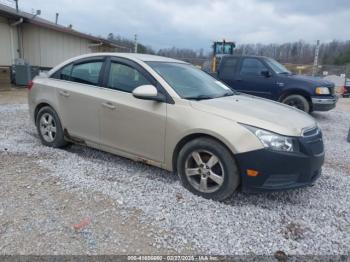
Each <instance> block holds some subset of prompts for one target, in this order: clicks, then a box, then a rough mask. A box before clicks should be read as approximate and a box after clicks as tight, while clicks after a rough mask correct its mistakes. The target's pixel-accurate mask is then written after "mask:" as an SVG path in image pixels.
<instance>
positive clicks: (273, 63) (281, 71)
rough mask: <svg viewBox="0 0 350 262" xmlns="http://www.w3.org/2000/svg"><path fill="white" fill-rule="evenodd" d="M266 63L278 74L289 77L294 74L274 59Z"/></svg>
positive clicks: (267, 60) (269, 59)
mask: <svg viewBox="0 0 350 262" xmlns="http://www.w3.org/2000/svg"><path fill="white" fill-rule="evenodd" d="M266 63H267V64H268V65H269V66H270V67H271V68H272V70H273V71H274V72H275V73H276V74H288V75H290V74H292V73H291V72H290V71H289V70H288V69H287V68H285V67H284V65H281V64H280V63H278V62H277V61H276V60H274V59H271V58H267V59H266Z"/></svg>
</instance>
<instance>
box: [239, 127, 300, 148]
mask: <svg viewBox="0 0 350 262" xmlns="http://www.w3.org/2000/svg"><path fill="white" fill-rule="evenodd" d="M244 126H245V127H246V128H248V129H249V130H250V131H251V132H252V133H253V134H254V135H256V136H257V138H259V140H260V141H261V143H262V144H263V145H264V147H266V148H269V149H271V150H276V151H285V152H293V151H294V147H293V138H291V137H287V136H282V135H278V134H276V133H272V132H269V131H266V130H263V129H259V128H256V127H252V126H247V125H244Z"/></svg>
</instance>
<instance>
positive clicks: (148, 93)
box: [132, 85, 166, 102]
mask: <svg viewBox="0 0 350 262" xmlns="http://www.w3.org/2000/svg"><path fill="white" fill-rule="evenodd" d="M132 95H133V96H134V97H136V98H138V99H143V100H154V101H158V102H165V100H166V99H165V96H164V95H163V94H162V93H159V92H158V90H157V88H156V87H155V86H153V85H142V86H138V87H136V88H135V89H134V90H133V91H132Z"/></svg>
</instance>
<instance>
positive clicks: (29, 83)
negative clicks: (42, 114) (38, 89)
mask: <svg viewBox="0 0 350 262" xmlns="http://www.w3.org/2000/svg"><path fill="white" fill-rule="evenodd" d="M33 84H34V83H33V81H32V80H29V82H28V84H27V88H28V90H30V89H32V87H33Z"/></svg>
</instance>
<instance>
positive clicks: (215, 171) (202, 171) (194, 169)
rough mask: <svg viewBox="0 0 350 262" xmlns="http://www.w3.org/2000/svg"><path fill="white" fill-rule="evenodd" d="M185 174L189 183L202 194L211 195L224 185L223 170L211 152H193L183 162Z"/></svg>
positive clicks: (218, 160)
mask: <svg viewBox="0 0 350 262" xmlns="http://www.w3.org/2000/svg"><path fill="white" fill-rule="evenodd" d="M185 174H186V177H187V179H188V181H189V183H190V184H191V185H192V186H193V187H194V188H195V189H196V190H198V191H200V192H202V193H213V192H215V191H217V190H218V189H219V188H220V187H221V186H222V185H223V183H224V175H225V173H224V168H223V165H222V163H221V161H220V159H219V158H218V157H217V156H216V155H215V154H214V153H212V152H209V151H206V150H201V151H193V152H192V153H191V154H190V155H189V156H188V157H187V160H186V162H185Z"/></svg>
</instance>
